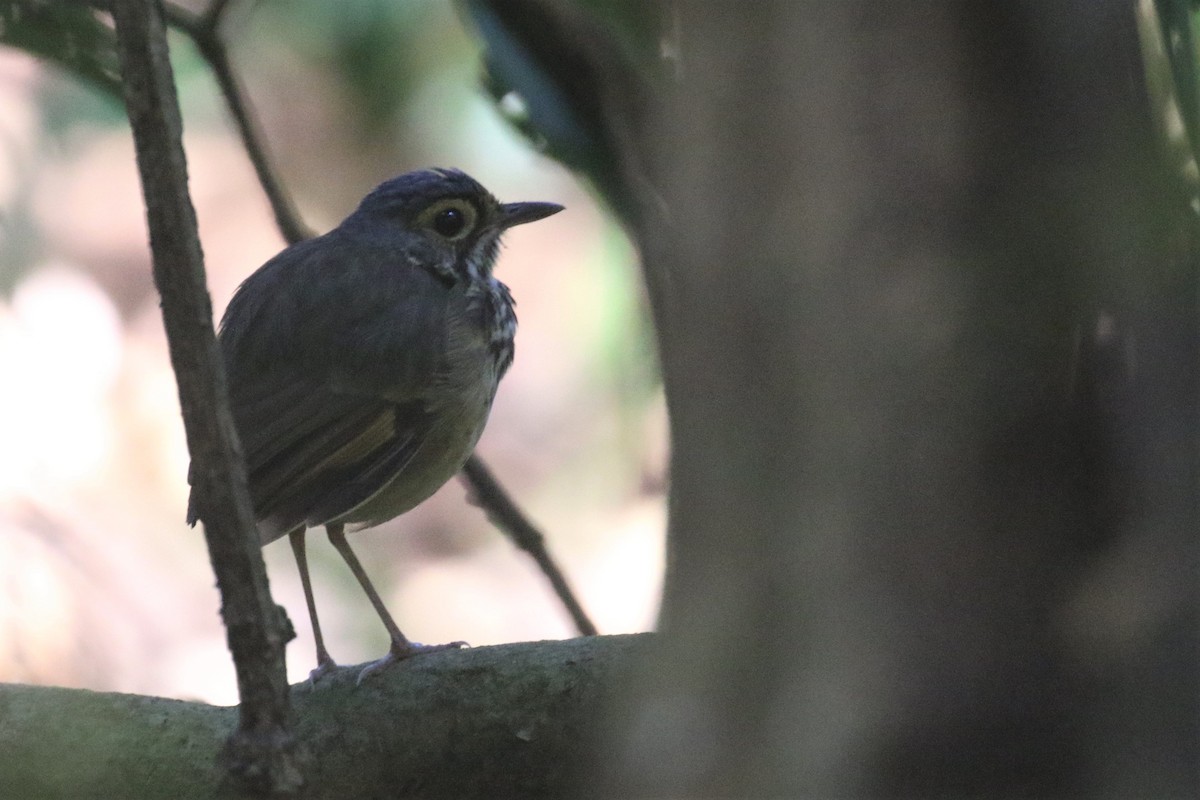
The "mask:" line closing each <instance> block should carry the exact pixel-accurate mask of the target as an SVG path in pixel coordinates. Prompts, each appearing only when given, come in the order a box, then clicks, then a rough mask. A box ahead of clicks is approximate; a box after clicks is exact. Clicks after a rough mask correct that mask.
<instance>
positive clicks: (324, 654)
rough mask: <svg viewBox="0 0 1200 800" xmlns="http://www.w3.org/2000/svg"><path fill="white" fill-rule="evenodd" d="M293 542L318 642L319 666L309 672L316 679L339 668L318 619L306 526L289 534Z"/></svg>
mask: <svg viewBox="0 0 1200 800" xmlns="http://www.w3.org/2000/svg"><path fill="white" fill-rule="evenodd" d="M288 540H289V541H290V542H291V543H292V555H294V556H295V557H296V568H297V569H299V570H300V585H301V586H303V587H304V602H305V603H307V604H308V619H309V621H310V622H311V623H312V632H313V639H314V640H315V641H316V643H317V668H316V669H314V670H313V671H312V672H310V673H309V674H308V679H309V680H310V681H316V680H317V679H319V678H321V677H322V676H324V675H328V674H330V673H332V672H333V671H334V670H336V669H337V664H336V663H335V662H334V660H333V658H332V657H330V655H329V651H328V650H326V649H325V637H324V636H322V635H321V623H320V622H319V621H318V620H317V601H316V600H315V599H313V590H312V579H310V578H309V577H308V555H307V554H306V553H305V551H304V528H299V529H297V530H294V531H292V532H291V533H290V534H289V535H288Z"/></svg>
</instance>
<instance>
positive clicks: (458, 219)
mask: <svg viewBox="0 0 1200 800" xmlns="http://www.w3.org/2000/svg"><path fill="white" fill-rule="evenodd" d="M478 216H479V213H478V212H477V211H476V210H475V206H473V205H472V204H471V203H470V202H469V201H467V200H464V199H462V198H460V197H452V198H447V199H445V200H439V201H437V202H436V203H433V204H432V205H430V206H429V207H428V208H426V209H425V210H424V211H422V212H421V216H420V217H419V221H420V223H421V226H422V227H425V228H428V229H429V230H431V231H433V232H434V233H436V234H437V235H438V236H440V237H441V238H443V239H445V240H446V241H448V242H456V241H458V240H459V239H462V238H464V237H465V236H467V235H468V234H469V233H471V231H472V230H474V229H475V222H476V219H477V218H478Z"/></svg>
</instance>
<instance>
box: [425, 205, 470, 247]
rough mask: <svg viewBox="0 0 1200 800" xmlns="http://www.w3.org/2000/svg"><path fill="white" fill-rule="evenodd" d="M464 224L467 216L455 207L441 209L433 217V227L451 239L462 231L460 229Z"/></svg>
mask: <svg viewBox="0 0 1200 800" xmlns="http://www.w3.org/2000/svg"><path fill="white" fill-rule="evenodd" d="M466 224H467V218H466V217H465V216H464V215H463V213H462V211H461V210H459V209H457V208H446V209H443V210H441V211H439V212H438V213H437V216H436V217H434V218H433V229H434V230H435V231H437V232H438V233H440V234H441V235H442V236H445V237H446V238H447V239H453V238H454V237H455V236H457V235H458V234H460V233H462V229H463V228H464V227H465V226H466Z"/></svg>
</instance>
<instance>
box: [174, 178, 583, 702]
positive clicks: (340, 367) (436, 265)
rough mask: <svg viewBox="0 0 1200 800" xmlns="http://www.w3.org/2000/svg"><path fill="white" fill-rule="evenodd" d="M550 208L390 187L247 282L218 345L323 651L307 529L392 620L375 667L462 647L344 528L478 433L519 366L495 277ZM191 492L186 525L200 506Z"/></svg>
mask: <svg viewBox="0 0 1200 800" xmlns="http://www.w3.org/2000/svg"><path fill="white" fill-rule="evenodd" d="M561 210H562V206H559V205H556V204H554V203H500V202H498V201H497V200H496V198H494V197H493V196H492V195H491V194H490V193H489V192H488V191H487V190H486V189H484V188H483V187H482V186H481V185H479V183H477V182H476V181H475V180H474V179H472V178H471V177H469V176H468V175H466V174H464V173H462V172H460V171H458V170H442V169H437V170H425V171H420V172H410V173H408V174H405V175H401V176H399V177H397V178H393V179H391V180H389V181H386V182H384V183H383V184H380V186H378V187H377V188H376V189H375V190H374V191H372V192H371V193H370V194H368V195H367V196H366V198H364V199H363V201H362V203H361V204H360V205H359V207H358V209H357V210H356V211H354V213H352V214H351V215H350V216H349V217H347V218H346V219H345V220H344V221H343V222H342V223H341V224H340V225H339V226H338V227H336V228H334V229H333V230H331V231H330V232H329V233H326V234H325V235H323V236H318V237H316V238H313V239H309V240H307V241H303V242H300V243H298V244H294V245H292V246H290V247H288V248H286V249H285V250H283V251H282V252H280V253H279V254H278V255H276V256H275V257H274V258H272V259H271V260H270V261H268V262H267V263H266V264H264V265H263V266H262V267H260V268H259V269H258V270H257V271H256V272H255V273H254V274H252V275H251V276H250V277H249V278H247V279H246V281H245V282H244V283H242V285H241V286H240V287H239V288H238V290H237V292H236V294H235V295H234V297H233V299H232V301H231V302H230V304H229V308H228V309H227V310H226V312H225V316H224V319H223V320H222V321H221V328H220V334H219V342H220V348H221V352H222V354H223V356H224V360H225V368H226V371H227V373H228V379H229V395H230V403H231V405H232V410H233V417H234V423H235V427H236V428H237V431H238V436H239V437H240V439H241V442H242V449H243V452H244V454H245V457H246V467H247V474H248V478H249V485H250V496H251V500H252V502H253V506H254V513H255V518H256V520H257V522H258V531H259V535H260V536H261V538H262V542H263V544H266V543H268V542H272V541H274V540H276V539H278V538H280V537H282V536H285V535H286V536H288V537H289V538H290V540H291V545H292V550H293V552H294V554H295V557H296V565H297V567H298V568H299V570H300V580H301V583H302V584H303V586H304V596H305V600H306V602H307V604H308V613H309V618H310V619H311V620H312V629H313V636H314V638H315V639H316V645H317V668H316V669H315V670H314V671H313V675H314V677H317V676H320V675H322V674H324V673H326V672H329V671H331V670H333V669H334V668H335V667H336V664H335V662H334V660H333V659H332V658H331V657H330V655H329V651H328V650H327V649H326V648H325V642H324V638H323V637H322V635H321V626H320V623H319V622H318V620H317V608H316V604H315V602H314V601H313V592H312V583H311V581H310V579H309V574H308V564H307V560H306V557H305V548H304V534H305V530H306V529H307V528H310V527H315V526H318V525H323V526H325V529H326V532H327V533H328V535H329V540H330V542H332V543H333V546H334V547H335V548H336V549H337V551H338V553H340V554H341V556H342V558H343V559H344V560H345V562H346V564H347V566H349V567H350V571H351V572H353V573H354V577H355V578H357V579H358V582H359V584H360V585H361V586H362V588H363V591H364V592H366V594H367V597H368V598H369V599H370V601H371V605H373V606H374V607H375V611H376V612H377V613H378V614H379V617H380V619H382V620H383V624H384V626H385V627H386V628H387V630H388V634H389V635H390V636H391V648H390V650H389V651H388V654H387V655H386V656H384V657H383V658H382V659H380V660H379V661H376V662H374V663H373V664H371V665H368V667H367V668H366V669H364V670H363V672H362V674H361V675H360V676H359V680H361V679H362V678H363V677H365V676H366V675H367V674H368V673H370V672H371V671H374V670H376V669H379V668H381V667H383V666H386V665H387V664H389V663H392V662H395V661H398V660H401V659H404V658H408V657H409V656H412V655H415V654H417V653H421V652H428V651H430V650H441V649H446V648H450V647H459V646H462V643H461V642H455V643H453V644H449V645H434V646H426V645H419V644H416V643H414V642H411V641H409V640H408V639H407V638H405V636H404V634H403V633H401V632H400V629H399V628H398V627H397V626H396V623H395V622H394V621H393V620H392V617H391V615H390V614H389V613H388V611H387V609H386V608H385V607H384V604H383V601H382V600H381V599H380V597H379V594H378V592H376V591H375V588H374V587H373V586H372V585H371V581H370V579H369V578H368V577H367V573H366V572H365V570H364V569H363V567H362V564H361V563H360V562H359V560H358V558H357V557H356V556H355V555H354V552H353V551H352V550H351V549H350V544H349V543H348V542H347V541H346V535H345V533H346V529H347V528H349V529H350V530H352V531H353V530H360V529H362V528H369V527H371V526H373V525H378V524H379V523H382V522H386V521H387V520H390V519H392V518H394V517H396V516H398V515H400V514H403V513H404V512H405V511H408V510H409V509H411V508H413V507H415V506H416V505H417V504H419V503H421V502H422V501H423V500H425V499H426V498H428V497H429V496H430V495H432V494H433V493H434V492H435V491H437V490H438V488H440V487H441V486H442V484H444V483H446V481H448V480H450V478H451V477H453V476H454V475H455V474H456V473H457V472H458V471H459V470H460V469H461V468H462V466H463V464H464V463H465V462H466V460H467V458H468V457H469V456H470V455H471V452H472V450H473V449H474V447H475V443H476V442H477V441H478V440H479V436H480V434H481V433H482V432H483V427H484V424H485V423H486V422H487V418H488V412H489V411H490V410H491V406H492V399H493V398H494V397H495V395H496V385H497V383H498V382H499V381H500V378H501V377H502V376H503V375H504V373H505V371H506V370H507V369H508V367H509V365H510V364H511V363H512V359H513V334H514V333H515V331H516V327H517V319H516V315H515V314H514V313H513V301H512V297H511V295H510V294H509V291H508V287H506V286H505V285H504V284H503V283H500V282H499V281H498V280H496V279H495V278H494V277H492V267H493V265H494V264H495V262H496V257H497V254H498V251H499V244H500V236H501V234H503V233H504V231H506V230H507V229H508V228H511V227H512V226H514V225H521V224H524V223H526V222H534V221H536V220H539V219H543V218H545V217H548V216H550V215H551V214H556V213H558V212H559V211H561ZM202 507H203V502H202V498H197V497H196V492H195V490H193V492H192V498H191V501H190V502H189V507H188V522H189V523H190V524H195V522H196V520H197V518H198V517H199V516H201V515H202Z"/></svg>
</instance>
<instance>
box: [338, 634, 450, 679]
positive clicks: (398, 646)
mask: <svg viewBox="0 0 1200 800" xmlns="http://www.w3.org/2000/svg"><path fill="white" fill-rule="evenodd" d="M470 646H471V645H469V644H467V643H466V642H450V643H448V644H420V643H418V642H400V643H394V644H392V649H391V650H389V651H388V654H387V655H386V656H384V657H383V658H381V659H379V660H378V661H372V662H371V663H370V664H367V665H366V666H365V667H363V669H362V672H360V673H358V681H357V682H356V683H358V684H361V683H362V682H363V680H364V679H365V678H366V677H367V676H369V675H374V674H375V673H377V672H382V671H383V670H385V669H387V668H388V667H390V666H391V665H393V664H398V663H400V662H401V661H406V660H408V659H410V658H412V657H413V656H420V655H425V654H426V653H436V652H438V651H440V650H459V649H461V648H463V647H470Z"/></svg>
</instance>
